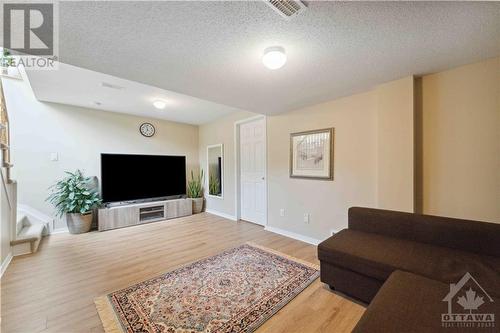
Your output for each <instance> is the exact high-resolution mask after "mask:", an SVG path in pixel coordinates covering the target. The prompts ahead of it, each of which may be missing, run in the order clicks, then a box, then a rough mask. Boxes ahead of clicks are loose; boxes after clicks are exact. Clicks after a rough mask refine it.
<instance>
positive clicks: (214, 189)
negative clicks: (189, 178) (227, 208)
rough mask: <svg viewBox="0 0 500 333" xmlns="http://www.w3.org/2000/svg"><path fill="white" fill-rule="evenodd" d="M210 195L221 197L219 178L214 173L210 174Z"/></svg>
mask: <svg viewBox="0 0 500 333" xmlns="http://www.w3.org/2000/svg"><path fill="white" fill-rule="evenodd" d="M208 193H209V194H210V195H220V182H219V177H217V176H216V175H215V174H214V173H211V174H210V180H209V182H208Z"/></svg>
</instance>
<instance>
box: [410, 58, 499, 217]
mask: <svg viewBox="0 0 500 333" xmlns="http://www.w3.org/2000/svg"><path fill="white" fill-rule="evenodd" d="M420 84H421V101H420V102H421V110H419V112H421V114H420V117H421V119H420V125H421V128H420V129H419V133H420V137H419V140H418V141H419V143H420V145H421V146H420V147H419V149H420V150H421V154H422V155H421V156H422V158H420V159H419V164H420V167H421V168H422V170H421V171H420V183H421V186H422V187H421V189H420V190H419V200H420V203H419V206H420V207H421V210H422V211H423V212H424V213H427V214H435V215H445V216H453V217H461V218H468V219H478V220H485V221H493V222H499V223H500V58H495V59H490V60H488V61H484V62H480V63H476V64H471V65H467V66H463V67H459V68H455V69H452V70H449V71H445V72H440V73H437V74H433V75H427V76H424V77H423V78H422V80H421V82H420Z"/></svg>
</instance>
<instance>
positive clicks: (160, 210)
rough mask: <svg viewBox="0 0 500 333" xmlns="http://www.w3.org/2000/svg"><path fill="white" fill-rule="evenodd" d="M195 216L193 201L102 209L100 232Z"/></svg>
mask: <svg viewBox="0 0 500 333" xmlns="http://www.w3.org/2000/svg"><path fill="white" fill-rule="evenodd" d="M191 214H193V204H192V201H191V199H172V200H161V201H152V202H142V203H133V204H128V205H120V206H109V207H105V208H100V209H99V213H98V225H99V231H104V230H111V229H117V228H123V227H128V226H132V225H139V224H144V223H150V222H156V221H162V220H167V219H173V218H176V217H181V216H188V215H191Z"/></svg>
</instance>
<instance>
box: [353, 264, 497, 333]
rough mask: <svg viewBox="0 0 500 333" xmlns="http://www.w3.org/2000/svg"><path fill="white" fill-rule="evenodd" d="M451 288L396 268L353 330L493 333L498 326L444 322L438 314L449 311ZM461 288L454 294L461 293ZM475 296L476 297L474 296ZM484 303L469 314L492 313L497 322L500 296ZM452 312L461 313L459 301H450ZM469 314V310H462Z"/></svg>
mask: <svg viewBox="0 0 500 333" xmlns="http://www.w3.org/2000/svg"><path fill="white" fill-rule="evenodd" d="M449 291H450V286H449V285H448V284H445V283H442V282H439V281H435V280H432V279H428V278H424V277H422V276H418V275H415V274H411V273H406V272H402V271H395V272H394V273H393V274H391V276H390V277H389V279H388V280H387V281H386V282H385V283H384V285H383V286H382V288H380V291H379V292H378V294H377V296H375V298H374V299H373V301H372V302H371V303H370V306H369V307H368V308H367V310H366V311H365V313H364V315H363V317H361V319H360V321H359V322H358V324H357V325H356V327H355V328H354V330H353V332H354V333H365V332H366V333H378V332H380V333H391V332H398V333H399V332H408V333H409V332H448V333H452V332H478V331H480V332H495V330H496V329H498V327H490V328H484V327H483V328H478V327H477V325H478V324H477V323H476V324H475V325H476V327H469V328H467V327H463V326H461V327H459V326H460V324H459V323H453V324H450V323H445V325H447V327H445V326H443V324H442V322H441V320H442V318H441V315H442V314H446V313H448V303H447V302H444V301H443V299H444V298H445V297H446V295H447V294H448V293H449ZM464 293H465V291H460V293H458V294H457V295H461V294H464ZM476 296H479V294H478V295H476ZM485 298H486V296H483V299H484V303H483V304H482V305H480V306H479V308H478V309H477V310H473V311H472V313H483V314H484V313H493V314H494V315H495V320H496V321H497V322H495V324H496V325H498V324H499V322H498V318H499V317H500V299H498V298H493V302H490V301H489V300H488V299H485ZM451 311H452V313H464V311H465V310H463V309H461V307H460V305H459V304H453V307H452V309H451ZM465 313H469V311H468V310H467V311H465Z"/></svg>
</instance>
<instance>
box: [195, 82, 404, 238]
mask: <svg viewBox="0 0 500 333" xmlns="http://www.w3.org/2000/svg"><path fill="white" fill-rule="evenodd" d="M380 109H383V110H382V111H381V114H379V113H380V112H379V111H380ZM252 116H255V114H252V113H245V112H242V113H239V114H234V115H230V116H226V117H224V118H221V119H218V120H217V121H215V122H212V123H210V124H206V125H202V126H200V131H199V140H200V145H199V146H200V163H201V165H202V167H203V168H205V169H206V165H205V164H206V147H207V146H208V145H212V144H217V143H223V144H224V154H225V155H224V156H225V163H224V167H225V172H224V181H225V187H224V198H223V199H216V198H208V199H207V208H208V209H209V210H212V211H216V212H219V213H222V214H225V215H229V216H235V214H236V212H235V197H236V193H235V183H234V180H235V170H234V123H235V122H236V121H238V120H241V119H244V118H249V117H252ZM393 117H396V119H394V118H393ZM401 121H402V122H407V124H405V126H401V124H400V122H401ZM412 126H413V78H412V77H408V78H405V79H402V80H398V81H394V82H390V83H387V84H384V85H381V86H379V87H376V88H375V89H373V90H372V91H369V92H366V93H362V94H357V95H353V96H349V97H345V98H341V99H338V100H334V101H331V102H328V103H323V104H319V105H315V106H312V107H308V108H304V109H301V110H296V111H292V112H287V113H283V114H279V115H276V116H269V117H267V150H268V151H267V173H268V216H267V217H268V221H267V225H268V227H271V228H274V230H276V229H279V230H281V231H284V232H288V233H295V234H299V235H302V236H306V237H309V239H311V240H314V239H317V240H321V239H324V238H326V237H328V236H329V235H330V234H331V232H332V231H338V230H341V229H343V228H345V227H346V226H347V211H348V208H349V207H351V206H368V207H377V203H378V201H380V202H383V203H384V205H386V207H387V208H389V207H390V208H394V209H400V210H412V209H413V208H412V205H413V195H412V194H413V149H412V147H413V132H412V130H411V129H412ZM326 127H334V128H335V136H334V180H333V181H322V180H305V179H296V178H293V179H292V178H290V177H289V158H290V155H289V153H290V146H289V145H290V142H289V140H290V133H293V132H300V131H306V130H312V129H318V128H326ZM395 127H396V128H395ZM379 130H382V131H383V132H384V133H383V135H379ZM379 141H380V142H382V143H383V144H384V145H385V147H384V149H379V147H378V142H379ZM379 154H381V155H383V156H384V158H383V162H382V164H383V167H384V168H385V167H386V166H387V165H388V164H390V165H391V170H392V172H387V173H385V172H380V181H379V172H378V170H379V168H378V163H379V158H378V155H379ZM394 170H397V171H396V172H394ZM399 194H402V195H399ZM379 196H380V200H379ZM281 209H284V210H285V216H281V215H280V210H281ZM304 214H309V215H310V222H309V223H304Z"/></svg>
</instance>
